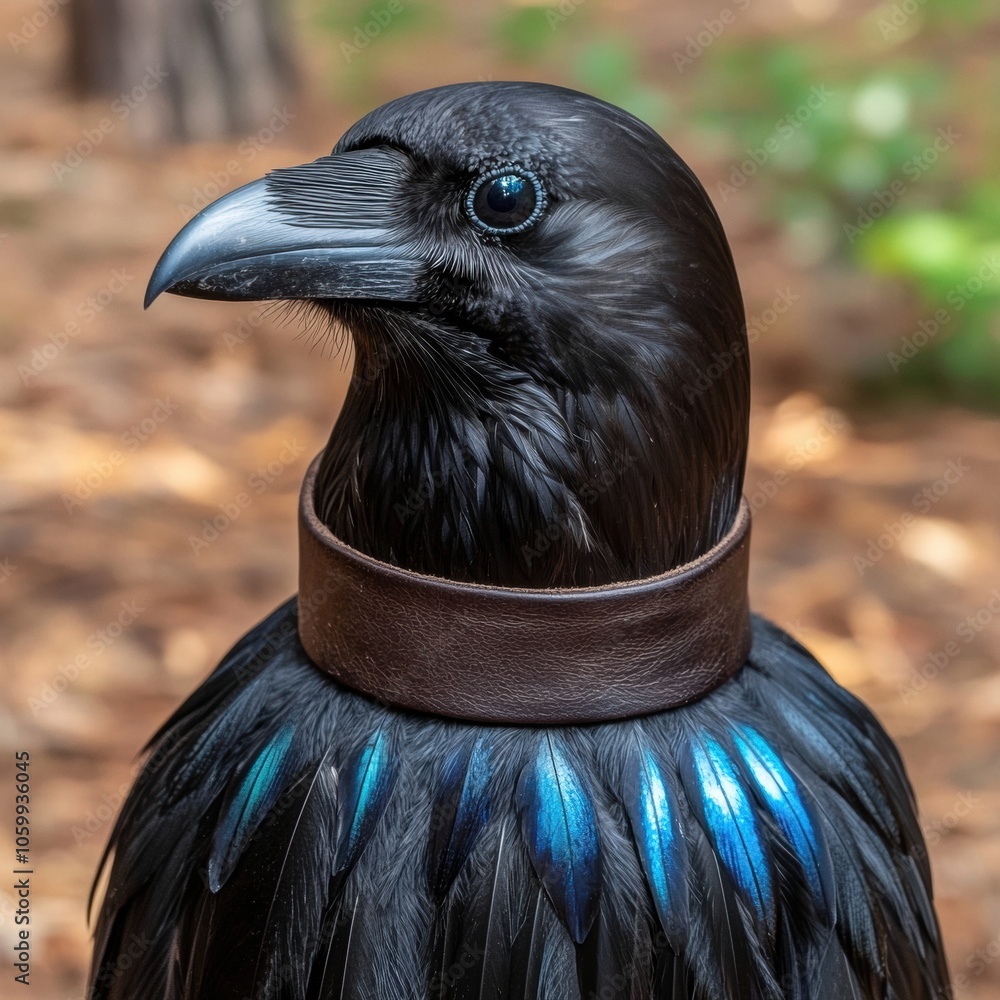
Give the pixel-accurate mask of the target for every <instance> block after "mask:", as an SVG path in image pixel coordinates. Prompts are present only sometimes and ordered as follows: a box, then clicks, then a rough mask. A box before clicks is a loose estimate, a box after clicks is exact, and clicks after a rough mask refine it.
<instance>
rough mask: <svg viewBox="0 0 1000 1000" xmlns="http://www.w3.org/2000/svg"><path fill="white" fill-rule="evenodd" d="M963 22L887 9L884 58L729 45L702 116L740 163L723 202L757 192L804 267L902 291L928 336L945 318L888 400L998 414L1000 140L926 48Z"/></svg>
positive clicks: (719, 46) (828, 43) (875, 21)
mask: <svg viewBox="0 0 1000 1000" xmlns="http://www.w3.org/2000/svg"><path fill="white" fill-rule="evenodd" d="M954 9H955V8H954V7H953V6H952V5H951V4H948V5H947V7H946V6H945V5H944V4H942V3H937V2H934V0H928V2H927V3H926V4H924V5H922V6H921V7H920V8H919V9H918V11H917V13H915V14H911V15H909V16H907V17H901V16H900V13H901V12H902V7H901V6H900V5H899V4H892V3H889V4H886V5H884V6H883V7H881V8H878V9H876V10H875V11H874V12H872V13H871V15H870V16H869V18H868V20H867V22H865V23H863V24H862V28H863V29H864V30H866V31H867V32H868V33H869V39H868V40H869V42H871V41H872V37H871V35H872V32H874V40H875V42H877V43H878V44H879V46H880V47H881V48H882V50H883V51H882V53H881V54H880V56H879V57H873V56H872V53H871V52H870V51H865V49H864V47H863V46H862V45H860V44H859V39H858V38H857V37H852V36H850V35H845V36H843V37H841V38H839V39H838V38H837V37H836V36H834V37H832V38H826V39H823V41H822V43H820V42H819V41H817V42H816V43H815V44H809V43H803V42H802V41H796V42H794V43H792V42H789V41H787V40H783V39H777V40H776V39H764V40H749V39H746V38H740V39H737V38H735V37H733V38H726V37H724V38H722V39H720V40H719V41H718V42H717V43H716V44H714V45H713V46H712V48H711V49H710V50H708V51H706V52H705V53H704V55H703V57H702V58H701V61H700V65H699V67H698V70H699V72H698V76H697V78H696V87H695V94H694V115H695V119H696V121H697V122H698V123H699V124H700V126H701V128H703V129H704V130H706V131H707V132H708V133H711V134H715V135H716V136H717V137H718V138H719V139H721V141H722V142H723V143H725V144H726V146H727V148H728V149H729V150H730V152H731V154H732V158H733V164H734V165H733V168H732V171H731V172H730V174H729V178H728V186H725V185H720V191H719V194H721V196H722V198H723V200H725V199H726V198H728V197H731V196H734V195H736V194H737V193H739V192H740V191H742V190H743V188H744V187H747V186H749V184H750V183H751V182H752V183H753V197H754V199H755V200H756V201H757V202H758V203H760V204H762V205H764V206H765V211H766V212H767V213H768V214H769V215H770V216H771V217H773V218H774V219H775V220H776V221H777V223H778V225H779V226H781V227H782V228H783V229H784V231H785V236H786V239H787V240H788V242H789V243H790V245H792V246H793V247H796V248H797V249H799V250H800V251H801V254H802V257H803V259H806V260H809V261H811V262H816V263H818V262H821V261H822V260H824V259H828V258H836V259H839V260H841V261H843V262H846V263H848V264H849V265H852V266H856V267H859V268H861V269H862V270H864V271H865V272H867V273H869V274H871V275H872V276H873V279H888V278H894V279H897V280H901V281H903V282H904V283H905V284H906V285H907V286H908V287H909V288H910V290H911V296H912V298H913V299H914V304H915V308H916V314H917V315H918V316H921V317H925V318H926V319H925V322H926V323H927V324H930V325H933V324H934V322H935V321H934V320H933V317H935V316H939V315H940V314H941V312H942V311H943V312H944V314H945V315H946V316H947V319H945V320H944V321H943V322H940V323H938V325H939V327H940V329H939V330H938V331H937V332H936V333H935V335H934V336H932V337H924V338H922V346H921V348H920V350H919V351H917V352H915V353H914V356H913V357H912V358H906V359H905V361H906V363H905V364H901V365H898V366H897V367H896V370H895V371H894V372H893V373H891V374H887V376H886V377H885V378H884V379H881V380H879V384H878V385H877V386H876V388H877V390H878V391H880V392H882V393H883V394H893V393H900V394H904V395H909V394H912V392H913V391H915V390H916V391H918V392H922V393H925V394H932V395H941V396H946V397H949V398H953V399H959V400H962V401H966V402H974V403H983V402H986V403H990V404H992V405H997V403H998V402H1000V394H998V389H1000V339H998V336H997V334H998V328H1000V269H995V268H993V266H992V264H991V261H992V260H994V259H997V258H996V257H995V256H994V255H995V254H996V253H997V251H998V250H1000V185H998V184H997V183H996V182H995V181H993V180H992V179H991V178H992V176H994V175H995V173H996V171H997V169H998V167H1000V135H998V129H997V127H996V124H995V116H993V115H992V113H991V112H990V110H989V108H990V106H991V102H990V101H989V100H987V93H986V92H985V91H986V88H985V87H984V88H983V90H982V91H980V93H979V94H977V97H978V99H979V101H981V102H983V107H982V112H981V114H979V115H975V114H974V113H973V112H974V110H975V109H974V108H970V106H969V101H968V99H967V95H966V94H965V93H964V92H963V91H962V89H961V85H960V83H959V82H958V81H957V79H956V74H955V73H954V71H953V69H949V71H947V72H946V71H945V70H944V69H943V68H942V65H943V64H942V62H941V61H940V58H938V59H932V58H930V57H929V55H928V53H927V52H926V51H925V49H924V45H923V44H922V43H926V45H927V46H928V47H929V45H930V43H931V38H930V37H929V35H928V34H927V32H928V31H929V30H930V29H928V28H927V26H928V25H933V26H934V36H935V37H940V30H939V29H941V26H942V25H945V24H947V30H949V31H952V32H954V31H955V20H954V18H950V12H951V11H952V10H954ZM894 11H895V12H894ZM946 11H947V13H946ZM960 16H961V19H962V24H963V29H964V30H965V31H967V30H969V26H973V27H975V26H977V25H980V24H981V23H982V22H983V21H984V20H985V19H986V17H987V16H988V15H987V13H986V10H985V5H984V4H982V3H979V2H978V0H968V2H965V3H963V4H962V10H961V15H960ZM893 17H895V21H894V20H892V18H893ZM949 18H950V20H949ZM859 30H860V29H859ZM941 30H944V29H941ZM879 39H881V41H879ZM911 39H912V40H911ZM886 46H888V50H889V51H890V52H891V53H892V55H891V57H887V56H886V55H885V49H886ZM904 53H905V55H904ZM984 83H985V81H984ZM810 95H812V101H811V106H810ZM817 95H821V97H822V99H820V97H818V96H817ZM807 107H808V110H806V108H807ZM970 118H972V119H973V120H974V126H973V124H972V123H971V122H970ZM972 127H975V128H977V130H978V132H979V135H978V136H977V139H978V147H979V148H978V153H979V156H978V157H977V158H976V159H971V158H970V156H969V151H970V150H969V146H970V144H969V142H968V140H969V138H970V128H972ZM962 191H966V192H969V193H968V195H967V196H965V197H961V196H960V194H959V193H960V192H962ZM904 322H905V320H904ZM921 329H922V328H921ZM859 378H861V376H860V374H859ZM869 388H871V380H870V379H869Z"/></svg>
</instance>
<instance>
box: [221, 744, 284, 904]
mask: <svg viewBox="0 0 1000 1000" xmlns="http://www.w3.org/2000/svg"><path fill="white" fill-rule="evenodd" d="M294 735H295V728H294V726H292V725H285V726H282V727H281V729H279V730H278V732H277V733H276V734H275V735H274V736H273V737H272V738H271V740H270V741H269V742H268V743H267V744H266V745H265V746H264V747H263V749H262V750H260V752H259V753H258V754H257V756H256V758H254V761H253V763H252V764H251V765H250V767H249V769H248V770H247V772H246V774H245V775H244V776H243V778H242V780H241V781H240V782H239V784H238V785H237V786H236V790H235V793H234V794H232V795H231V797H230V798H229V800H228V802H227V803H226V804H225V805H224V806H223V809H222V814H221V817H220V819H219V823H218V825H217V826H216V828H215V834H214V836H213V838H212V851H211V853H210V855H209V859H208V887H209V889H210V890H211V891H212V892H218V891H219V890H220V889H221V888H222V886H223V885H225V883H226V880H227V879H228V878H229V876H230V875H231V874H232V871H233V869H234V868H235V867H236V862H237V861H239V859H240V855H241V854H242V853H243V850H244V848H245V847H246V844H247V841H248V840H249V839H250V838H251V837H252V836H253V834H254V831H255V830H256V829H257V827H258V826H260V823H261V820H263V819H264V817H265V816H266V815H267V813H268V810H270V808H271V807H272V806H273V805H274V803H275V802H276V801H277V799H278V796H279V795H280V794H281V792H282V791H283V789H284V788H285V785H286V783H287V781H288V779H289V778H290V777H291V774H290V771H291V768H290V766H289V765H290V763H291V761H290V757H291V755H290V753H289V751H290V749H291V746H292V737H293V736H294Z"/></svg>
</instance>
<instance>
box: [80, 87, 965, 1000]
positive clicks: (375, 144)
mask: <svg viewBox="0 0 1000 1000" xmlns="http://www.w3.org/2000/svg"><path fill="white" fill-rule="evenodd" d="M515 166H516V168H517V170H518V171H520V174H519V176H520V175H522V174H523V176H526V177H527V176H530V177H534V178H537V180H538V181H539V183H540V184H542V185H544V210H543V211H542V212H541V214H540V215H539V216H538V218H537V220H535V221H532V222H531V224H530V225H529V226H528V228H525V229H523V231H517V232H513V231H512V232H511V233H510V234H506V235H505V234H503V233H500V234H494V233H490V232H487V231H486V230H484V229H483V227H482V226H478V225H473V224H472V222H471V221H470V219H469V218H468V217H467V216H466V215H464V214H463V213H464V212H467V211H468V210H469V208H468V206H469V204H472V205H473V207H474V205H475V198H474V197H469V193H470V192H474V191H475V185H476V184H477V183H478V181H479V179H480V178H482V177H484V176H487V177H488V176H490V171H494V172H496V171H497V170H499V169H501V168H502V169H503V170H504V171H506V172H509V171H510V170H511V169H514V167H515ZM219 204H220V205H221V206H222V207H221V208H220V209H218V210H217V211H213V210H212V209H210V210H209V213H208V214H207V215H206V216H205V217H204V218H202V219H200V220H195V222H194V223H192V226H193V227H194V228H193V229H192V228H191V227H189V229H187V230H185V231H184V233H182V234H181V235H180V236H179V237H178V239H177V240H176V241H175V243H174V244H172V246H171V248H170V249H169V250H168V251H167V253H166V254H165V255H164V258H163V261H161V264H160V265H159V266H158V268H157V272H156V274H155V275H154V279H153V282H152V283H151V294H155V293H156V292H157V291H160V290H163V289H164V288H171V289H174V290H176V291H180V292H182V293H186V294H200V295H214V296H219V297H228V298H251V297H254V296H261V297H270V298H275V297H296V296H299V297H305V298H308V299H311V300H315V301H316V308H318V309H321V310H323V311H325V312H326V313H328V314H329V315H330V316H331V317H332V318H333V319H335V320H336V321H339V322H341V323H343V324H346V325H347V326H348V328H349V329H350V331H351V334H352V336H353V338H354V342H355V345H356V352H357V357H356V370H355V378H354V380H353V382H352V388H351V391H350V394H349V396H348V400H347V403H346V404H345V408H344V410H343V412H342V414H341V417H340V419H339V420H338V423H337V426H336V428H335V429H334V432H333V435H332V437H331V440H330V444H329V445H328V447H327V449H326V452H325V454H324V458H323V464H322V468H321V473H320V479H319V483H318V488H317V507H318V509H319V510H320V511H321V513H322V515H323V517H324V518H325V520H326V521H327V522H328V523H329V525H330V526H331V527H332V528H333V530H334V531H335V532H336V533H337V534H338V535H339V536H340V537H341V538H343V539H344V540H345V541H347V542H349V543H350V544H352V545H354V546H355V547H357V548H361V549H363V550H364V551H367V552H369V553H370V554H372V555H374V556H376V557H379V558H382V559H384V560H388V561H392V562H396V563H399V564H401V565H404V566H408V567H411V568H414V569H417V570H421V571H423V572H430V573H436V574H439V575H446V576H452V577H455V578H458V579H469V580H476V581H482V582H487V581H489V582H494V583H503V584H508V585H525V584H530V585H534V586H550V585H563V586H566V585H585V584H591V583H601V582H607V581H611V580H621V579H630V578H637V577H641V576H647V575H651V574H654V573H658V572H661V571H663V570H666V569H668V568H670V567H672V566H674V565H677V564H680V563H682V562H684V561H687V560H690V559H692V558H694V557H696V556H698V555H700V554H701V553H702V552H704V551H705V550H707V549H708V548H709V547H711V546H712V545H713V544H714V543H715V542H716V541H717V540H718V539H719V537H721V535H722V534H723V533H724V532H725V531H726V529H727V528H728V527H729V524H730V522H731V520H732V517H733V515H734V513H735V510H736V505H737V503H738V500H739V493H740V488H741V483H742V474H743V464H744V459H745V449H746V434H747V427H746V421H747V406H748V379H747V364H746V339H745V329H744V321H743V312H742V304H741V300H740V294H739V287H738V284H737V281H736V276H735V272H734V269H733V265H732V260H731V257H730V254H729V250H728V246H727V244H726V241H725V237H724V235H723V233H722V230H721V226H720V225H719V222H718V219H717V217H716V215H715V213H714V211H713V210H712V208H711V205H710V204H709V202H708V199H707V197H706V195H705V194H704V191H703V190H702V189H701V187H700V185H699V184H698V182H697V181H696V180H695V178H694V177H693V175H692V174H691V173H690V171H689V170H688V169H687V168H686V167H685V166H684V165H683V163H682V162H681V161H680V159H679V158H678V157H677V156H676V154H675V153H674V152H673V151H672V150H671V149H670V148H669V147H667V146H666V145H665V144H664V143H663V141H662V140H661V139H660V138H659V137H657V136H656V135H655V134H654V133H653V132H652V131H651V130H650V129H648V128H647V127H646V126H644V125H642V124H641V123H639V122H637V121H636V120H635V119H633V118H631V117H630V116H628V115H626V114H625V113H624V112H622V111H620V110H618V109H616V108H612V107H610V106H609V105H606V104H603V103H602V102H599V101H596V100H594V99H592V98H589V97H586V96H584V95H580V94H576V93H573V92H570V91H565V90H561V89H559V88H553V87H546V86H541V85H531V84H493V83H490V84H470V85H463V86H458V87H452V88H442V89H439V90H437V91H429V92H425V93H422V94H417V95H411V96H410V97H408V98H404V99H402V100H400V101H397V102H393V103H392V104H390V105H387V106H386V107H385V108H382V109H379V110H378V111H376V112H373V113H372V114H371V115H369V116H367V117H366V118H365V119H363V120H362V121H361V122H360V123H358V125H356V126H354V128H352V129H351V130H350V131H349V132H348V133H347V135H346V136H345V137H344V138H343V139H342V140H341V142H340V143H338V145H337V147H336V148H335V150H334V153H333V154H332V155H331V156H330V157H324V158H322V159H321V160H319V161H317V163H316V164H310V165H306V166H303V167H296V168H289V169H287V170H281V171H277V172H275V173H274V174H272V175H271V176H270V177H269V178H268V179H267V180H265V181H263V182H258V184H257V185H253V186H251V188H248V189H244V190H243V192H242V193H240V192H237V193H234V195H232V196H229V198H227V199H224V200H223V202H220V203H219ZM497 204H499V205H501V207H503V205H502V202H497ZM249 205H252V206H255V208H254V213H255V215H254V219H253V221H252V223H247V224H248V225H249V226H250V227H251V228H250V229H248V230H246V232H243V233H242V234H241V233H240V232H239V231H237V232H235V233H234V232H233V231H232V226H233V225H234V220H236V221H238V220H239V219H240V218H242V215H241V213H243V212H245V211H246V208H247V206H249ZM522 216H523V213H521V214H519V215H515V216H514V217H513V218H514V219H515V221H516V220H520V219H521V218H522ZM499 218H500V220H501V221H502V215H501V216H499ZM494 221H495V220H494ZM324 241H326V242H328V243H329V244H330V246H329V247H324ZM296 262H298V266H297V265H296ZM286 271H287V272H288V273H287V277H286V276H285V272H286ZM331 295H334V296H336V297H334V298H331V297H329V296H331ZM706 372H711V373H713V374H712V375H711V376H710V377H708V378H707V381H706V377H705V373H706ZM295 614H296V610H295V602H294V601H292V602H289V603H288V604H286V605H285V606H284V607H282V608H280V609H279V610H278V611H276V612H275V613H274V614H273V615H272V616H271V617H270V618H269V619H267V620H266V621H265V622H263V623H261V624H260V625H259V626H258V627H257V628H256V629H254V630H253V631H252V632H251V633H250V634H249V635H248V636H247V637H245V638H244V639H243V640H241V642H240V643H239V644H238V645H237V646H236V647H235V648H234V649H233V651H232V652H231V653H230V654H229V655H228V656H227V657H226V658H225V659H224V660H223V662H222V664H220V666H219V667H218V668H217V669H216V671H215V672H214V673H213V674H212V676H211V677H210V678H209V679H208V680H207V681H206V682H205V683H204V684H203V685H202V687H201V688H199V689H198V691H196V692H195V693H194V694H193V695H192V696H191V698H190V699H189V700H188V702H187V703H186V704H185V705H183V706H182V707H181V708H180V709H179V710H178V712H177V713H176V714H175V716H174V717H173V718H172V719H171V720H170V721H168V723H167V724H166V725H165V726H164V727H163V729H162V730H161V731H160V733H158V734H157V736H155V737H154V739H153V741H152V743H151V746H150V757H149V761H148V763H147V766H146V768H145V769H144V771H143V773H142V774H141V776H140V778H139V780H138V781H137V783H136V787H135V789H134V790H133V792H132V794H131V795H130V797H129V799H128V801H127V803H126V805H125V807H124V809H123V811H122V814H121V816H120V817H119V820H118V823H117V825H116V827H115V830H114V832H113V835H112V838H111V845H110V851H111V852H112V853H111V855H110V857H109V865H110V874H109V883H108V887H107V891H106V895H105V898H104V902H103V904H102V907H101V910H100V914H99V917H98V921H97V929H96V946H95V966H94V972H93V978H92V984H91V996H92V997H94V998H95V1000H96V998H125V997H138V996H141V997H149V998H153V1000H156V998H164V1000H167V998H171V1000H172V998H181V997H186V998H192V1000H193V998H209V997H211V998H223V1000H224V998H234V1000H235V998H242V997H254V998H256V997H276V998H283V1000H292V998H309V1000H321V998H329V997H333V998H339V1000H346V998H355V1000H360V998H387V1000H389V998H391V1000H405V998H413V1000H417V998H424V997H434V998H448V1000H485V998H491V1000H493V998H508V1000H521V998H537V1000H542V998H544V1000H584V998H587V1000H589V998H591V997H600V998H605V997H607V998H630V1000H631V998H634V1000H638V998H657V1000H688V998H698V1000H709V998H711V1000H736V998H739V1000H779V998H794V1000H807V998H808V1000H813V998H824V1000H825V998H831V1000H862V998H863V1000H874V998H879V1000H932V998H933V1000H938V998H943V997H946V996H948V995H949V994H948V986H947V973H946V970H945V968H944V962H943V958H942V951H941V944H940V940H939V934H938V930H937V925H936V921H935V917H934V913H933V908H932V905H931V896H930V876H929V870H928V866H927V860H926V852H925V849H924V846H923V843H922V839H921V836H920V831H919V827H918V825H917V823H916V818H915V813H914V805H913V801H912V796H911V792H910V788H909V785H908V782H907V780H906V776H905V774H904V772H903V768H902V765H901V762H900V760H899V757H898V755H897V753H896V751H895V749H894V748H893V746H892V744H891V742H890V741H889V739H888V737H887V736H886V735H885V733H884V732H883V731H882V729H881V728H880V727H879V725H878V723H877V722H876V721H875V720H874V718H873V717H872V716H871V715H870V713H869V712H868V711H867V710H866V709H864V707H863V706H861V705H860V704H859V703H858V702H857V701H856V700H855V699H854V698H853V697H851V696H850V695H849V694H847V693H846V692H844V691H843V690H841V689H840V688H838V687H837V685H836V684H835V683H834V682H833V681H832V680H831V679H830V678H829V677H828V676H827V674H826V673H825V672H824V671H823V670H822V668H821V667H820V666H819V665H818V664H816V663H815V661H814V660H813V659H812V658H811V657H810V656H809V654H808V653H807V652H806V651H805V650H804V649H802V648H801V647H800V646H798V645H797V644H796V643H794V642H793V641H792V640H791V639H789V638H788V637H787V636H785V635H784V634H783V633H781V632H780V631H779V630H778V629H776V628H775V627H774V626H772V625H769V624H768V623H766V622H763V621H761V620H757V621H756V622H755V625H754V642H753V648H752V651H751V653H750V656H749V659H748V662H747V664H746V665H745V667H744V668H743V669H742V670H741V671H740V672H739V673H738V674H737V675H736V676H735V677H734V678H733V679H732V680H730V681H729V682H727V683H726V684H724V685H723V686H722V687H720V688H718V689H717V690H715V691H713V692H712V693H711V694H709V695H707V696H706V697H704V698H702V699H701V700H699V701H697V702H695V703H693V704H690V705H687V706H685V707H683V708H679V709H675V710H672V711H668V712H662V713H659V714H655V715H651V716H647V717H644V718H639V719H634V720H630V721H626V722H617V723H608V724H599V725H588V726H580V727H565V726H563V727H544V728H543V727H530V726H526V727H520V728H518V727H502V726H479V725H475V724H473V723H460V722H455V721H448V720H444V719H436V718H431V717H427V716H419V715H416V714H412V713H408V712H404V711H399V710H395V709H393V708H391V707H387V706H385V705H380V704H376V703H374V702H373V701H371V700H369V699H367V698H365V697H364V696H362V695H359V694H356V693H354V692H352V691H349V690H347V689H346V688H343V687H342V686H340V685H339V684H338V683H337V682H335V681H333V680H332V679H330V678H329V677H328V676H326V675H324V674H322V673H320V672H319V671H318V670H317V669H316V668H315V667H314V666H313V665H312V664H311V663H310V662H309V659H308V657H307V656H306V654H305V653H304V651H303V650H302V648H301V646H300V644H299V642H298V638H297V634H296V628H295ZM136 941H141V942H142V943H143V944H142V949H141V950H142V954H141V956H140V958H139V959H138V960H135V961H132V960H130V961H128V962H126V961H124V960H123V957H124V956H127V955H128V954H129V948H130V947H131V946H133V945H134V944H135V942H136Z"/></svg>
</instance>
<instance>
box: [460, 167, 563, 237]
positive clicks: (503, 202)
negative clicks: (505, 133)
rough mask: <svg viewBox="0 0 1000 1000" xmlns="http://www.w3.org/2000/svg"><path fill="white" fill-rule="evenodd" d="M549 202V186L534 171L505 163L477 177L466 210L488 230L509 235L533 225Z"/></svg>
mask: <svg viewBox="0 0 1000 1000" xmlns="http://www.w3.org/2000/svg"><path fill="white" fill-rule="evenodd" d="M498 181H499V182H509V183H506V184H503V183H501V184H498V183H497V182H498ZM515 181H517V182H519V183H518V184H515V183H514V182H515ZM487 199H489V200H487ZM547 204H548V199H547V198H546V196H545V188H543V187H542V183H541V181H540V180H539V179H538V178H537V177H536V176H535V175H534V174H533V173H532V172H531V171H530V170H527V169H525V168H524V167H522V166H518V165H517V164H505V165H504V166H501V167H494V168H493V169H491V170H488V171H487V172H486V173H484V174H480V175H479V176H478V177H477V178H476V179H475V181H474V182H473V183H472V186H471V187H470V188H469V192H468V194H467V195H466V197H465V212H466V214H467V215H468V216H469V219H470V220H471V221H472V223H473V224H474V225H475V226H476V227H477V228H478V229H481V230H482V231H483V232H484V233H488V234H489V235H491V236H507V235H510V234H511V233H523V232H524V230H525V229H528V228H530V227H531V226H533V225H534V224H535V223H536V222H537V221H538V219H539V217H540V216H541V214H542V213H543V212H544V211H545V208H546V205H547ZM507 206H509V207H507Z"/></svg>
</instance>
